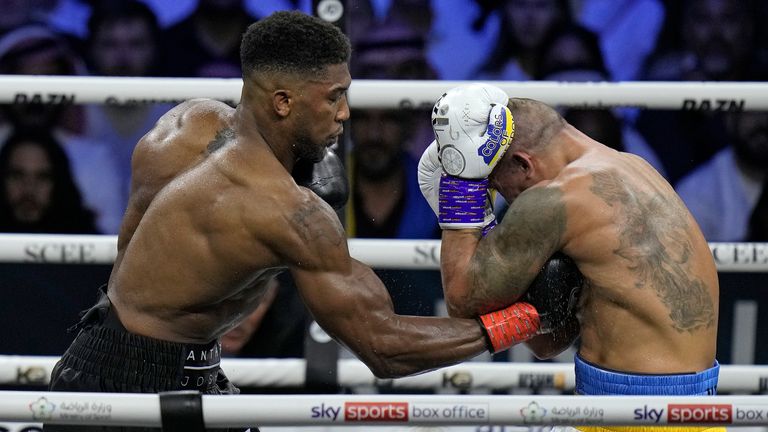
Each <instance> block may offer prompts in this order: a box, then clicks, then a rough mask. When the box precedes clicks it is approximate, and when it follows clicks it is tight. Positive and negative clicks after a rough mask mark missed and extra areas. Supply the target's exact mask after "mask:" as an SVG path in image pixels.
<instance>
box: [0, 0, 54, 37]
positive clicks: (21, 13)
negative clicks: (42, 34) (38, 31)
mask: <svg viewBox="0 0 768 432" xmlns="http://www.w3.org/2000/svg"><path fill="white" fill-rule="evenodd" d="M55 3H56V1H55V0H0V10H2V11H3V13H1V14H0V36H2V35H4V34H6V33H8V32H11V31H13V30H15V29H17V28H19V27H21V26H25V25H29V24H32V23H44V22H45V21H46V15H47V13H48V12H49V11H50V10H51V9H52V8H53V6H54V5H55Z"/></svg>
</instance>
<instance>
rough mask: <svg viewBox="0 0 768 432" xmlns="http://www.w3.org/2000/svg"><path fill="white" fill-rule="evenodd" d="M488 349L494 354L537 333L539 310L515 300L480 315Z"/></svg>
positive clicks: (539, 323)
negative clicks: (504, 306) (509, 304)
mask: <svg viewBox="0 0 768 432" xmlns="http://www.w3.org/2000/svg"><path fill="white" fill-rule="evenodd" d="M479 321H480V324H481V325H482V326H483V329H485V335H486V338H487V340H488V345H489V351H491V353H493V354H495V353H497V352H499V351H504V350H506V349H509V348H510V347H511V346H512V345H517V344H519V343H520V342H525V341H527V340H528V339H531V338H532V337H534V336H536V335H538V334H539V329H540V327H541V320H540V318H539V312H538V311H537V310H536V308H535V307H533V306H532V305H531V304H530V303H526V302H517V303H514V304H512V305H511V306H507V307H506V308H504V309H501V310H497V311H494V312H490V313H487V314H485V315H480V318H479Z"/></svg>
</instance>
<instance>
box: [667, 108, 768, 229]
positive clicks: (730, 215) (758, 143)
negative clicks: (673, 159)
mask: <svg viewBox="0 0 768 432" xmlns="http://www.w3.org/2000/svg"><path fill="white" fill-rule="evenodd" d="M726 120H727V121H726V124H727V128H728V131H729V140H728V143H729V144H730V145H728V146H727V147H725V148H724V149H722V150H721V151H719V152H718V153H717V154H715V155H714V156H713V157H712V159H711V160H709V161H708V162H706V163H705V164H703V165H702V166H701V167H699V168H697V169H696V170H694V171H692V172H691V173H690V174H688V175H687V176H685V177H684V178H683V179H681V180H680V181H679V182H678V183H677V184H676V185H675V188H676V190H677V192H678V193H679V194H680V197H681V198H682V199H683V201H685V204H686V205H687V206H688V208H689V209H690V210H691V213H692V214H693V216H694V217H695V218H696V221H698V223H699V225H700V226H701V229H702V232H703V233H704V236H705V237H706V239H707V240H709V241H712V242H718V241H724V242H730V241H746V240H748V239H750V219H751V218H752V219H753V223H754V225H753V226H752V231H753V233H752V234H755V235H760V232H761V230H764V229H765V226H762V225H761V224H760V221H761V220H762V221H765V215H766V214H765V202H764V201H765V197H763V198H762V199H761V198H760V195H761V192H762V194H763V195H765V194H766V193H765V191H764V190H763V189H764V185H765V183H766V182H767V181H768V112H756V111H751V112H743V113H732V114H728V116H727V119H726ZM759 200H760V201H762V203H761V205H758V201H759ZM762 232H764V231H762Z"/></svg>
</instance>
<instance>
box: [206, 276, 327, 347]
mask: <svg viewBox="0 0 768 432" xmlns="http://www.w3.org/2000/svg"><path fill="white" fill-rule="evenodd" d="M311 321H312V318H311V317H310V315H309V312H308V311H307V309H306V307H305V306H304V303H303V302H302V300H301V298H300V297H299V295H298V291H297V290H296V288H295V286H293V280H292V279H291V277H290V275H286V274H282V275H280V276H278V278H277V279H276V280H275V284H274V287H272V288H271V289H270V290H269V291H268V292H267V293H266V294H265V298H264V301H263V302H262V303H261V304H260V305H259V307H258V308H256V310H255V311H253V313H251V314H250V315H248V316H247V317H245V319H244V320H243V321H242V322H241V323H240V325H238V326H237V327H235V328H234V329H232V330H231V331H230V332H228V333H226V334H225V335H224V336H223V337H222V339H221V348H222V353H224V354H225V355H227V356H230V357H246V358H303V357H304V335H305V332H306V331H305V330H306V328H307V327H308V326H309V323H310V322H311Z"/></svg>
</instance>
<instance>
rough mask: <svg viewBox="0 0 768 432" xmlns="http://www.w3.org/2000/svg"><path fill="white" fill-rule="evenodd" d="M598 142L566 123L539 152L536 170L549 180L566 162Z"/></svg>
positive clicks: (555, 175)
mask: <svg viewBox="0 0 768 432" xmlns="http://www.w3.org/2000/svg"><path fill="white" fill-rule="evenodd" d="M594 145H599V143H598V142H597V141H595V140H593V139H591V138H589V137H588V136H587V135H585V134H584V133H583V132H581V131H579V130H578V129H576V128H575V127H573V126H571V125H569V124H567V125H565V127H563V129H561V130H560V131H559V132H557V133H556V134H555V135H554V136H553V137H552V141H551V142H550V143H549V146H548V147H547V150H545V151H543V152H539V154H538V157H537V167H536V168H537V171H538V173H539V176H540V177H541V178H542V179H544V180H551V179H553V178H555V177H557V175H558V174H559V173H560V171H562V170H563V168H565V167H566V166H567V165H568V164H570V163H571V162H573V161H575V160H576V159H578V158H580V157H581V156H583V155H584V153H586V152H587V150H589V148H590V147H592V146H594Z"/></svg>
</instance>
